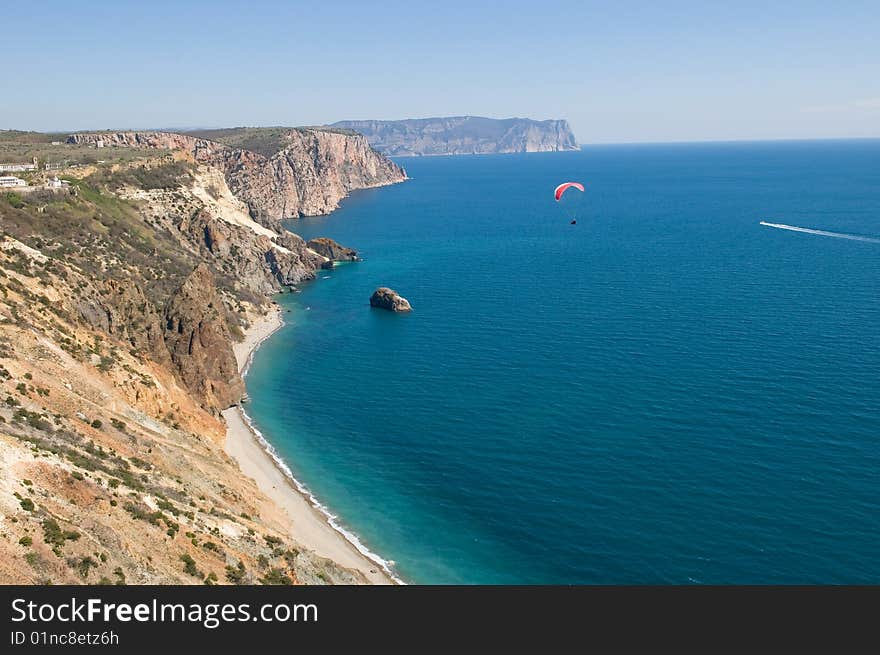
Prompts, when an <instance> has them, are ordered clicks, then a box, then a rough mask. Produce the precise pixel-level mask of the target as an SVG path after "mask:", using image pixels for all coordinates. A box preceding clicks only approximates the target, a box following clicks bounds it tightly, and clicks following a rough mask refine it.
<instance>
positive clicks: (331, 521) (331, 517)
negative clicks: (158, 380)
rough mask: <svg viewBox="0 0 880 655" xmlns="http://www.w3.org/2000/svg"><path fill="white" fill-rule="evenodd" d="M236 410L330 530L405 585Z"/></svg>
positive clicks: (389, 564) (241, 409)
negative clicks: (340, 521) (301, 480)
mask: <svg viewBox="0 0 880 655" xmlns="http://www.w3.org/2000/svg"><path fill="white" fill-rule="evenodd" d="M283 325H284V320H283V319H280V322H279V325H278V328H276V330H277V329H280V328H281V326H283ZM274 333H275V331H272V332H270V333H269V334H267V335H266V336H264V337H263V338H262V339H261V340H260V341H259V342H258V343H257V344H256V345H255V346H254V348H253V349H252V350H251V352H250V354H248V358H247V361H246V362H245V365H244V368H243V369H242V371H241V377H242V379H244V378H245V377H246V376H247V374H248V371H249V370H250V368H251V363H252V362H253V360H254V353H256V352H257V349H258V348H259V347H260V345H261V344H262V343H263V341H265V340H266V339H268V338H269V337H270V336H271V335H272V334H274ZM238 410H239V412H240V413H241V417H242V419H244V422H245V424H246V425H247V426H248V429H250V431H251V433H253V435H254V436H255V437H256V439H257V442H258V443H259V444H260V446H261V447H262V448H263V450H264V451H266V454H268V455H269V457H271V458H272V461H273V462H275V465H276V466H277V467H278V469H279V470H280V471H281V472H282V473H283V474H284V476H285V477H286V478H287V479H289V480H290V481H291V482H292V483H293V486H294V488H296V490H297V491H298V492H299V493H301V494H302V495H303V496H305V497H306V499H307V500H308V501H309V503H310V504H311V505H312V507H314V508H315V509H316V510H318V511H319V512H320V513H321V514H322V515H323V516H324V518H325V519H326V520H327V524H328V525H329V526H330V527H331V528H333V529H334V530H336V532H338V533H339V534H341V535H342V536H343V538H345V540H346V541H348V542H349V543H350V544H351V545H352V546H354V547H355V548H356V549H357V551H358V552H359V553H360V554H361V555H363V556H364V557H366V558H367V559H368V560H370V561H371V562H374V563H375V564H378V565H379V566H380V567H382V570H383V571H385V573H387V574H388V575H389V577H391V579H392V580H394V581H395V582H396V583H398V584H406V583H405V582H404V581H403V580H401V579H400V578H399V577H398V576H397V575H396V574H395V573H394V571H393V570H392V568H391V567H392V566H393V565H394V560H385V559H383V558H382V557H380V556H379V555H377V554H376V553H374V552H373V551H371V550H370V549H369V548H367V547H366V545H364V543H363V542H362V541H361V540H360V539H359V538H358V536H357V535H356V534H355V533H353V532H351V531H350V530H348V529H346V528H345V527H344V526H342V525H341V524H340V523H339V522H338V521H337V519H338V518H339V517H338V516H336V515H335V514H333V513H332V512H331V511H330V510H329V509H327V507H326V506H324V505H323V504H322V503H321V501H319V500H318V499H317V498H316V497H315V495H314V494H313V493H312V492H311V491H310V490H309V488H308V487H306V486H305V485H304V484H303V483H302V482H300V481H299V480H297V479H296V477H295V476H294V475H293V471H291V470H290V467H289V466H288V465H287V463H286V462H285V461H284V460H283V459H282V458H281V455H279V454H278V451H277V450H275V447H274V446H273V445H272V444H270V443H269V442H268V441H267V440H266V437H265V436H263V433H262V432H260V430H259V428H257V426H256V425H254V422H253V420H252V419H251V417H250V416H248V413H247V412H246V411H245V410H244V407H242V406H239V408H238Z"/></svg>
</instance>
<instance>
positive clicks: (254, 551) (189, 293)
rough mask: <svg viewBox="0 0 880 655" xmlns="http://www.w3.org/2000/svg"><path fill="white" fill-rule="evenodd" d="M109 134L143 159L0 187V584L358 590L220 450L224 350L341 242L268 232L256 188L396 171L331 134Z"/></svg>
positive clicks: (308, 205) (322, 186) (358, 181)
mask: <svg viewBox="0 0 880 655" xmlns="http://www.w3.org/2000/svg"><path fill="white" fill-rule="evenodd" d="M101 137H102V140H103V141H104V146H105V147H107V148H113V147H114V144H115V147H117V148H136V149H138V151H137V152H138V153H139V154H138V156H137V157H129V156H125V157H117V158H112V156H111V153H110V152H109V151H108V155H107V158H108V160H109V161H107V163H105V164H101V165H98V166H92V167H88V168H76V169H71V170H69V171H67V172H62V173H61V174H62V175H63V176H64V177H66V178H68V179H70V180H71V190H70V192H68V191H67V190H63V191H62V192H58V193H55V192H53V191H50V190H41V189H35V190H33V191H31V192H29V193H27V194H23V195H19V194H14V193H11V194H0V398H5V401H4V402H3V403H0V524H2V525H3V527H4V529H3V530H2V531H0V583H10V582H20V583H36V582H45V583H49V582H65V583H76V582H85V583H97V582H100V583H116V584H125V583H142V584H143V583H153V584H158V583H187V582H188V583H196V584H202V583H204V584H215V583H222V582H229V583H235V584H240V583H257V582H263V583H265V584H277V583H290V582H305V583H323V582H342V583H354V582H363V581H364V578H363V576H362V575H361V574H360V573H356V572H352V571H350V570H347V569H343V568H342V567H340V566H338V565H336V564H334V563H333V562H330V561H328V560H325V559H322V558H320V557H318V556H316V555H315V554H314V553H311V552H308V551H306V550H304V549H302V548H301V547H299V546H298V545H297V544H296V543H295V542H294V541H293V540H292V539H291V534H290V533H286V532H285V530H286V529H287V528H286V527H285V526H286V525H288V524H287V523H285V522H284V521H283V520H281V519H280V518H279V517H282V515H283V511H281V510H280V509H279V508H278V507H277V506H276V505H275V504H274V503H273V501H272V500H271V499H269V498H267V497H265V496H263V495H262V494H261V493H260V491H259V490H258V489H257V488H256V486H255V485H254V483H253V481H251V480H248V479H246V478H244V477H243V476H242V475H241V473H240V471H239V470H238V468H237V465H236V464H235V462H234V461H233V460H231V459H230V458H229V457H228V456H227V455H226V454H225V453H224V451H223V448H222V441H223V438H224V434H225V430H224V424H223V421H222V418H221V415H220V410H222V409H223V408H226V407H229V406H230V405H234V404H237V403H238V402H240V400H241V398H242V394H243V393H244V385H243V383H242V380H241V377H240V375H239V373H238V367H237V364H236V361H235V357H234V355H233V349H232V345H233V342H234V341H235V340H237V339H240V338H241V334H242V328H244V327H246V326H247V325H248V324H249V323H250V322H251V321H252V320H254V319H255V318H256V317H258V316H261V315H262V314H264V313H265V311H266V310H267V308H268V306H269V304H270V301H269V300H268V298H267V297H266V295H267V294H270V293H273V292H275V291H279V290H281V289H282V288H283V287H285V286H289V285H293V284H298V283H299V282H302V281H303V280H308V279H312V278H314V277H315V274H316V271H318V270H320V268H321V267H322V266H325V265H327V264H328V262H330V258H331V256H336V257H343V256H345V255H346V253H350V252H353V251H350V250H349V249H346V248H345V247H343V246H340V245H339V244H336V243H335V242H332V241H330V240H320V241H318V242H316V244H315V245H317V246H318V247H319V249H321V250H322V252H317V251H315V250H314V249H312V248H310V247H309V246H308V245H307V244H306V243H305V242H304V241H303V240H302V239H301V238H299V237H298V236H296V235H294V234H291V233H289V232H285V231H284V230H282V229H280V227H279V226H278V221H277V218H280V217H281V216H284V215H286V213H285V212H286V210H285V211H276V213H274V214H273V213H272V211H273V207H274V210H277V209H278V207H277V206H275V205H272V202H274V201H272V200H271V199H269V198H264V197H263V196H261V192H258V189H261V188H264V187H261V184H263V182H265V184H266V185H267V186H266V187H265V188H264V191H265V193H267V194H270V195H271V194H274V193H280V192H286V191H289V192H290V193H291V194H293V195H291V196H290V197H291V198H295V199H296V207H298V208H299V209H298V210H297V211H299V212H300V213H302V212H305V211H306V210H307V209H308V210H314V211H318V210H319V209H320V210H322V211H329V209H330V208H331V204H332V203H333V202H338V199H339V197H341V195H340V194H344V193H347V191H348V190H350V189H352V188H356V186H358V185H365V184H368V183H373V182H375V183H387V182H388V181H389V177H388V175H390V173H389V171H390V172H391V173H394V172H395V171H399V169H396V168H395V167H389V166H388V163H386V162H387V160H385V159H384V158H382V157H381V156H379V155H377V154H376V153H374V152H373V151H372V150H369V148H368V146H366V142H365V140H364V139H363V138H359V139H358V138H354V139H352V138H351V137H347V136H346V135H343V134H338V133H335V132H328V133H327V136H326V137H325V136H322V135H321V134H317V133H309V131H306V133H303V134H300V135H299V136H296V135H294V136H292V137H291V138H290V139H289V140H288V141H289V142H285V143H286V145H284V146H283V147H282V148H281V149H280V150H279V151H278V153H277V159H274V157H266V156H265V155H264V154H260V153H253V152H251V151H248V150H244V149H237V148H233V147H231V146H229V145H226V144H222V143H219V142H216V141H212V140H209V139H200V138H196V137H193V136H187V135H174V134H170V133H158V132H151V133H135V132H127V133H118V134H115V135H112V136H111V135H108V134H106V133H105V134H102V135H101ZM343 137H344V138H343ZM71 138H72V139H74V141H75V142H79V143H87V142H89V141H88V139H89V137H88V136H86V135H77V136H75V137H71ZM285 138H286V137H285ZM298 148H301V149H299V150H298ZM297 153H299V154H297ZM370 153H372V154H370ZM358 157H364V158H366V159H370V161H372V162H373V163H370V162H369V161H360V160H358V159H357V158H358ZM374 160H375V161H374ZM236 162H237V163H236ZM283 162H286V163H283ZM373 164H375V166H373ZM361 165H363V169H362V170H361V169H360V166H361ZM285 166H287V167H289V171H288V172H287V173H285V172H284V171H285V170H286V169H285ZM383 167H384V168H383ZM386 173H387V174H388V175H386ZM40 174H42V173H40ZM276 174H277V175H280V178H279V179H278V180H275V181H274V182H272V181H271V180H270V179H269V178H272V177H273V176H275V175H276ZM38 175H39V174H38ZM395 175H398V174H397V173H395ZM399 175H402V171H401V172H400V173H399ZM285 176H287V177H285ZM230 181H231V182H232V184H238V185H240V186H239V189H240V193H241V195H239V194H238V193H235V192H234V191H233V188H232V186H230ZM35 182H37V180H35ZM273 185H274V186H273ZM37 186H38V185H37ZM322 193H323V195H321V194H322ZM248 194H250V195H248ZM297 194H301V195H297ZM311 194H318V195H319V196H320V197H318V198H313V197H312V195H311ZM281 204H282V205H284V203H281ZM284 206H286V207H289V206H291V205H290V203H288V204H286V205H284ZM255 217H257V218H259V219H260V220H261V222H258V221H256V220H254V218H255ZM324 252H326V254H323V253H324Z"/></svg>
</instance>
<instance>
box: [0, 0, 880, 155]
mask: <svg viewBox="0 0 880 655" xmlns="http://www.w3.org/2000/svg"><path fill="white" fill-rule="evenodd" d="M0 61H2V62H3V64H4V68H5V71H4V73H3V76H2V86H0V88H2V89H3V91H2V92H0V129H2V128H15V129H33V130H62V131H66V130H81V129H97V128H146V127H221V126H238V125H309V124H320V123H329V122H333V121H336V120H341V119H356V118H412V117H424V116H444V115H460V114H473V115H483V116H492V117H508V116H527V117H530V118H568V119H569V121H570V122H571V124H572V127H573V128H574V131H575V134H576V135H577V137H578V139H579V140H580V141H581V142H582V143H599V142H638V141H689V140H716V139H718V140H727V139H776V138H823V137H880V1H878V0H869V1H865V2H854V1H853V2H846V1H843V2H830V1H826V2H810V1H801V2H786V1H784V0H763V1H761V2H751V1H750V0H744V1H740V2H730V1H725V2H715V1H712V0H706V1H698V0H694V1H687V2H686V1H678V2H676V1H669V2H647V1H645V2H637V1H632V2H627V1H625V0H623V1H619V2H612V1H608V2H588V1H582V2H554V1H553V0H547V1H540V0H533V1H532V2H527V3H521V2H494V3H488V2H487V3H483V2H480V1H479V0H471V1H469V2H457V1H455V2H452V1H443V0H436V1H434V2H424V3H422V2H418V1H417V0H412V1H411V2H397V1H396V0H383V1H382V2H371V1H369V0H364V1H363V2H334V1H333V0H326V1H324V2H282V1H280V0H277V1H274V2H270V1H265V0H251V1H248V2H227V1H224V0H214V1H213V2H186V1H185V0H182V1H180V2H165V1H164V0H154V1H144V2H128V1H125V2H121V1H117V2H110V1H105V2H100V1H96V0H75V1H70V0H67V1H65V2H54V1H52V0H50V1H44V0H10V1H9V2H4V3H3V6H2V9H0Z"/></svg>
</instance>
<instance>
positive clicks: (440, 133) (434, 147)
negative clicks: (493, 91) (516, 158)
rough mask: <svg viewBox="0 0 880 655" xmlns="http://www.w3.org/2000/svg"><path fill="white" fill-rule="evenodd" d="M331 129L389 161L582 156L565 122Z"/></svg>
mask: <svg viewBox="0 0 880 655" xmlns="http://www.w3.org/2000/svg"><path fill="white" fill-rule="evenodd" d="M330 127H334V128H340V129H347V130H353V131H355V132H360V133H361V134H363V135H364V136H365V137H367V141H369V142H370V145H371V146H373V147H374V148H375V149H376V150H378V151H379V152H381V153H382V154H385V155H391V156H402V155H477V154H501V153H512V152H558V151H562V150H579V149H580V148H579V146H578V143H577V140H576V139H575V136H574V133H573V132H572V131H571V127H570V126H569V124H568V121H567V120H545V121H537V120H532V119H530V118H502V119H498V118H484V117H482V116H447V117H440V118H410V119H405V120H356V121H355V120H347V121H339V122H337V123H333V124H332V125H331V126H330Z"/></svg>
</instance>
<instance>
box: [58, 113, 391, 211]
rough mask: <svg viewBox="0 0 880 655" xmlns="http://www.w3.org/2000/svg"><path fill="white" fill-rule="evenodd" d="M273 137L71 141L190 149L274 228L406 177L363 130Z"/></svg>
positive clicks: (166, 135) (226, 134)
mask: <svg viewBox="0 0 880 655" xmlns="http://www.w3.org/2000/svg"><path fill="white" fill-rule="evenodd" d="M242 129H244V128H242ZM250 131H251V132H254V131H256V132H259V129H256V128H252V129H251V130H250ZM211 134H212V136H215V138H218V139H226V140H229V141H230V142H232V143H243V144H244V145H249V143H248V142H243V141H241V140H240V139H238V140H236V139H234V138H233V137H234V136H236V135H238V134H239V131H237V130H215V131H213V132H212V133H211ZM274 136H276V138H275V141H274V143H273V147H271V148H265V147H261V148H259V150H260V152H256V151H254V150H249V149H247V148H244V147H233V146H231V145H227V144H225V143H222V142H220V141H215V140H211V139H206V138H201V137H199V136H197V135H193V134H176V133H171V132H112V133H110V132H97V133H78V134H72V135H70V136H69V137H68V139H67V142H68V143H71V144H78V145H83V144H86V145H88V144H97V143H98V142H101V144H102V146H103V147H105V148H148V149H162V150H170V151H173V152H185V153H187V154H188V155H189V156H190V157H192V158H193V160H194V161H196V162H197V163H200V164H206V165H209V166H212V167H214V168H217V169H219V170H220V171H222V173H223V175H224V177H225V178H226V182H227V184H228V186H229V188H230V190H231V191H232V193H233V194H234V195H235V196H236V197H237V198H238V199H240V200H242V201H243V202H244V203H246V205H247V206H248V208H249V211H250V214H251V216H252V217H253V218H254V219H255V220H257V221H258V222H260V223H262V224H264V225H269V226H272V227H277V224H278V221H280V220H281V219H283V218H294V217H297V216H315V215H320V214H326V213H329V212H331V211H333V210H334V209H336V208H337V207H338V206H339V201H340V200H342V199H343V198H344V197H345V196H347V195H348V194H349V193H350V192H351V191H354V190H357V189H365V188H369V187H376V186H384V185H387V184H394V183H396V182H402V181H403V180H405V179H406V172H405V171H404V170H403V169H402V168H400V167H399V166H398V165H397V164H395V163H394V162H392V161H391V160H389V159H388V158H386V157H384V156H382V155H380V154H379V153H378V152H376V151H375V150H373V148H371V147H370V145H369V143H368V142H367V140H366V139H365V138H364V137H363V136H361V135H359V134H348V133H343V132H340V131H338V130H330V129H321V128H289V129H288V128H285V129H284V130H282V131H281V132H280V133H279V134H277V135H274ZM276 146H277V149H275V147H276Z"/></svg>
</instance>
